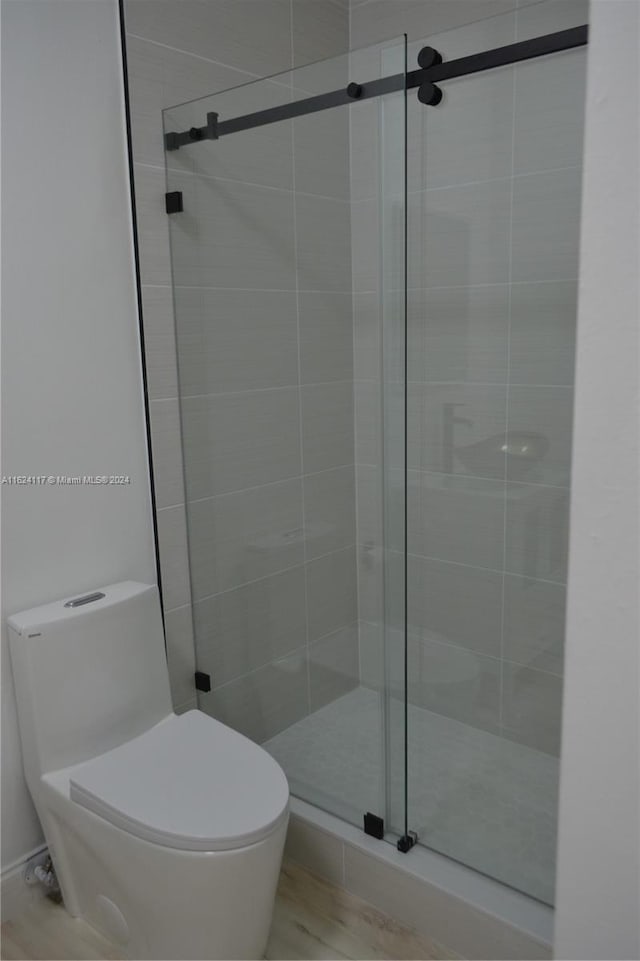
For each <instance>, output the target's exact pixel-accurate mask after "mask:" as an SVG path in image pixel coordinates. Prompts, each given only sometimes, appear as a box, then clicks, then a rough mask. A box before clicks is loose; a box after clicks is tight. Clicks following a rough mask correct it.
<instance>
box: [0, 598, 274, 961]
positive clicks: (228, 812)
mask: <svg viewBox="0 0 640 961" xmlns="http://www.w3.org/2000/svg"><path fill="white" fill-rule="evenodd" d="M9 628H10V631H9V637H10V648H11V660H12V666H13V673H14V683H15V688H16V697H17V703H18V717H19V724H20V736H21V741H22V749H23V760H24V767H25V774H26V778H27V784H28V786H29V789H30V792H31V795H32V797H33V800H34V802H35V805H36V809H37V811H38V814H39V817H40V820H41V822H42V826H43V830H44V833H45V837H46V840H47V843H48V845H49V849H50V853H51V855H52V857H53V861H54V866H55V869H56V873H57V876H58V879H59V881H60V886H61V889H62V893H63V897H64V902H65V907H66V908H67V910H68V911H69V912H70V913H71V914H72V915H74V916H76V917H81V918H83V919H84V920H85V921H87V922H88V923H89V924H91V925H92V926H93V927H95V928H96V929H98V930H99V931H100V932H101V933H103V934H104V935H105V936H106V937H108V938H109V939H111V940H113V941H115V942H116V943H117V944H118V945H119V947H120V950H121V951H122V952H123V953H124V954H126V955H127V956H128V957H130V958H158V959H160V958H184V959H191V958H212V959H213V958H229V959H231V958H247V959H250V958H260V957H262V956H263V953H264V949H265V945H266V942H267V938H268V934H269V927H270V924H271V915H272V911H273V902H274V898H275V891H276V885H277V880H278V874H279V870H280V863H281V859H282V850H283V847H284V840H285V835H286V829H287V820H288V800H289V790H288V785H287V781H286V778H285V776H284V773H283V772H282V770H281V768H280V767H279V765H278V764H277V763H276V762H275V761H274V760H273V758H271V757H270V756H269V755H268V754H267V753H266V752H265V751H264V750H263V749H262V748H261V747H259V746H258V745H256V744H254V743H253V742H251V741H249V740H248V739H247V738H245V737H244V736H242V735H241V734H238V733H237V732H236V731H233V730H231V729H230V728H228V727H226V726H225V725H224V724H221V723H220V722H219V721H216V720H214V719H213V718H211V717H209V716H208V715H205V714H203V713H201V712H200V711H195V710H194V711H189V712H187V713H185V714H181V715H180V716H177V715H175V714H174V713H173V712H172V710H171V701H170V695H169V681H168V673H167V667H166V659H165V654H164V643H163V634H162V623H161V618H160V604H159V598H158V592H157V588H155V587H150V586H148V585H144V584H138V583H135V582H131V581H130V582H125V583H121V584H114V585H110V586H109V587H104V588H101V589H100V590H99V591H96V592H93V593H92V594H91V595H86V596H84V597H80V598H75V599H72V600H71V601H59V602H56V603H53V604H47V605H44V606H42V607H39V608H35V609H33V610H31V611H25V612H23V613H21V614H17V615H14V616H13V617H11V618H10V619H9Z"/></svg>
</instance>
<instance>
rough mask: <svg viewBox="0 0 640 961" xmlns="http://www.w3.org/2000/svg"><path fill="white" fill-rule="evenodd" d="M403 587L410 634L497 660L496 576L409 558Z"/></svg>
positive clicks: (499, 585) (498, 609)
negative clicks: (406, 579) (407, 574)
mask: <svg viewBox="0 0 640 961" xmlns="http://www.w3.org/2000/svg"><path fill="white" fill-rule="evenodd" d="M407 589H408V595H409V624H410V629H411V630H412V631H414V632H415V633H418V634H420V635H421V636H422V637H424V638H425V639H426V640H432V641H442V642H446V643H448V644H453V645H455V646H459V647H466V648H468V649H469V650H472V651H477V652H478V653H479V654H487V655H490V656H492V657H500V637H501V630H502V574H500V573H497V572H495V571H485V570H480V569H478V568H475V567H465V566H463V565H461V564H446V563H444V562H443V561H434V560H429V559H426V558H423V557H417V556H414V555H412V556H411V562H410V564H409V577H408V583H407Z"/></svg>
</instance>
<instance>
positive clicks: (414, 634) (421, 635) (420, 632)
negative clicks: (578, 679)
mask: <svg viewBox="0 0 640 961" xmlns="http://www.w3.org/2000/svg"><path fill="white" fill-rule="evenodd" d="M362 623H363V624H366V625H367V626H369V627H371V628H375V629H376V630H377V629H379V627H380V626H381V625H380V624H376V623H375V622H374V621H368V620H363V621H362ZM391 630H392V631H394V630H395V631H397V632H398V633H401V631H402V628H400V627H395V628H393V627H392V628H391ZM408 634H409V636H410V637H411V638H412V640H414V641H417V642H419V643H420V644H436V645H438V646H439V647H448V648H452V649H453V650H455V651H467V652H468V653H469V654H473V655H474V656H475V657H479V658H485V659H486V660H487V661H493V662H495V663H498V664H499V663H500V662H501V661H502V660H503V658H502V657H501V656H500V654H487V653H485V652H484V651H478V650H476V648H473V647H468V646H467V645H466V644H456V643H455V642H453V641H448V640H443V639H440V638H439V637H430V636H429V635H428V634H427V633H426V629H425V628H421V627H416V628H415V629H414V630H411V629H409V630H408ZM504 661H505V663H506V664H510V665H512V666H514V667H524V668H526V669H527V670H528V671H536V672H537V673H538V674H548V675H550V676H551V677H556V678H562V677H563V675H562V674H558V672H557V671H550V670H548V669H547V668H544V667H532V666H531V665H530V664H527V663H525V662H524V661H514V660H512V659H511V658H509V657H507V658H504Z"/></svg>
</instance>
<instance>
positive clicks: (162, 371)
mask: <svg viewBox="0 0 640 961" xmlns="http://www.w3.org/2000/svg"><path fill="white" fill-rule="evenodd" d="M142 317H143V321H144V343H145V361H146V369H147V389H148V391H149V397H150V399H151V400H156V399H158V398H162V397H177V396H178V375H177V370H176V340H175V331H174V326H173V292H172V290H171V287H143V288H142Z"/></svg>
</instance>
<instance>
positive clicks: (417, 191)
mask: <svg viewBox="0 0 640 961" xmlns="http://www.w3.org/2000/svg"><path fill="white" fill-rule="evenodd" d="M541 2H542V0H541ZM514 72H515V71H514ZM581 169H582V164H567V165H566V166H562V167H545V168H544V169H542V170H525V171H522V172H521V173H515V172H514V173H512V174H505V175H504V176H502V177H485V178H484V179H482V180H461V181H459V182H456V183H451V184H439V185H437V186H433V187H416V188H414V189H413V190H407V197H408V198H410V197H419V196H420V195H421V194H431V193H436V192H439V191H443V190H457V189H458V188H462V187H478V186H481V185H483V184H494V183H506V182H507V181H511V180H514V179H516V180H517V179H520V178H522V177H541V176H544V175H545V174H551V173H563V172H566V171H568V170H581ZM375 199H376V198H375V196H374V195H371V196H369V197H358V198H357V199H356V200H352V201H351V203H352V204H353V205H356V204H367V203H368V204H371V203H374V202H375Z"/></svg>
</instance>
